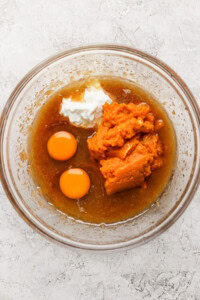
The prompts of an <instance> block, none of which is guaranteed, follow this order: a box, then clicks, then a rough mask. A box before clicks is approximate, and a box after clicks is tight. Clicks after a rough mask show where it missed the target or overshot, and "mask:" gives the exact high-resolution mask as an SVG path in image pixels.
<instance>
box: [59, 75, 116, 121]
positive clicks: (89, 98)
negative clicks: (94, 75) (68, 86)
mask: <svg viewBox="0 0 200 300" xmlns="http://www.w3.org/2000/svg"><path fill="white" fill-rule="evenodd" d="M106 102H108V103H111V102H112V99H111V98H110V97H109V96H108V95H107V94H106V93H105V92H104V89H103V88H102V87H101V85H100V83H99V81H97V80H95V81H94V82H93V84H90V85H89V86H88V87H86V89H85V91H84V93H83V96H82V99H81V100H80V101H73V100H72V97H70V98H63V100H62V103H61V109H60V114H62V115H64V116H65V117H68V118H69V120H70V122H71V123H72V124H74V125H76V126H80V127H94V126H95V125H96V124H97V123H99V121H100V119H101V117H102V107H103V105H104V104H105V103H106Z"/></svg>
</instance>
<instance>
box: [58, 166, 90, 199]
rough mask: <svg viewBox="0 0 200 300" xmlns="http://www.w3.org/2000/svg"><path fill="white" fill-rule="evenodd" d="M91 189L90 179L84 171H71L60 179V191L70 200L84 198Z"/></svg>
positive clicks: (66, 172)
mask: <svg viewBox="0 0 200 300" xmlns="http://www.w3.org/2000/svg"><path fill="white" fill-rule="evenodd" d="M89 188H90V178H89V176H88V174H87V173H86V172H85V171H84V170H82V169H79V168H75V169H69V170H67V171H65V172H64V173H63V174H62V175H61V177H60V189H61V191H62V192H63V194H64V195H65V196H67V197H68V198H71V199H79V198H82V197H83V196H85V195H86V194H87V193H88V191H89Z"/></svg>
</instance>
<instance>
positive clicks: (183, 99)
mask: <svg viewBox="0 0 200 300" xmlns="http://www.w3.org/2000/svg"><path fill="white" fill-rule="evenodd" d="M109 75H111V76H112V75H113V76H119V77H122V78H124V79H128V80H132V81H134V82H136V83H137V84H139V85H140V86H142V87H143V88H144V89H145V90H147V91H148V92H150V93H151V94H152V95H153V96H154V98H155V99H157V101H158V102H160V103H161V104H162V105H163V107H164V108H165V110H166V111H167V113H168V115H169V117H170V119H171V121H172V123H173V126H174V130H175V134H176V140H177V149H176V163H175V165H174V170H173V174H172V176H171V178H170V181H169V183H168V185H167V187H166V188H165V190H164V191H163V193H162V195H161V196H160V197H159V199H158V200H159V201H157V202H156V204H155V205H153V206H152V207H151V209H149V210H148V211H146V212H145V213H143V214H141V215H139V216H137V217H135V218H133V219H130V220H127V221H124V222H119V223H115V224H109V225H105V224H100V225H97V224H89V223H84V222H81V221H76V220H73V219H72V218H70V217H68V216H66V215H64V214H62V213H61V212H60V211H58V210H56V209H55V208H54V207H53V206H52V205H50V204H49V203H47V202H46V200H45V199H44V198H43V196H42V195H41V194H40V191H39V189H38V188H37V187H36V186H35V184H34V182H33V180H32V177H31V175H30V168H29V161H28V157H27V144H28V143H27V139H28V135H29V131H30V128H31V125H32V122H33V120H34V118H35V116H36V114H37V112H38V110H39V109H40V107H41V106H42V105H43V104H44V103H45V102H46V101H47V99H48V97H49V96H50V95H51V94H52V93H53V92H55V90H56V89H59V88H60V87H62V86H63V85H66V84H68V83H70V82H71V81H74V80H78V79H80V78H84V77H88V76H109ZM199 135H200V119H199V108H198V106H197V103H196V101H195V99H194V97H193V96H192V94H191V92H190V90H189V89H188V87H187V86H186V84H185V83H184V82H183V81H182V80H181V78H180V77H179V76H178V75H177V74H176V73H175V72H174V71H173V70H171V69H170V68H169V67H168V66H167V65H165V64H164V63H163V62H161V61H160V60H158V59H156V58H154V57H152V56H150V55H148V54H146V53H143V52H141V51H138V50H135V49H132V48H128V47H123V46H117V45H94V46H88V47H81V48H76V49H72V50H69V51H65V52H62V53H60V54H57V55H55V56H53V57H51V58H49V59H47V60H45V61H44V62H42V63H41V64H39V65H38V66H36V67H35V68H34V69H33V70H31V71H30V72H29V73H28V74H27V75H26V76H25V77H24V78H23V79H22V80H21V82H20V83H19V84H18V85H17V87H16V88H15V90H14V91H13V93H12V94H11V96H10V98H9V99H8V101H7V104H6V106H5V109H4V111H3V114H2V118H1V122H0V151H1V153H0V176H1V181H2V184H3V186H4V189H5V192H6V193H7V196H8V198H9V200H10V201H11V203H12V205H13V206H14V207H15V209H16V210H17V212H18V213H19V215H20V216H21V217H22V218H23V219H24V220H25V221H26V222H27V223H28V224H29V225H30V226H31V227H32V228H34V229H35V230H37V231H38V232H40V233H41V234H43V235H44V236H45V237H48V238H50V239H52V240H54V241H57V242H60V243H61V244H63V245H67V246H71V247H74V248H78V249H88V250H95V251H113V250H115V249H127V248H130V247H133V246H138V245H140V244H142V243H145V242H147V241H148V240H150V239H152V238H153V237H155V236H157V235H159V234H160V233H162V232H163V231H164V230H166V229H167V228H168V227H169V226H170V225H172V224H173V223H174V222H175V221H176V220H177V219H178V217H180V215H181V214H182V213H183V211H184V210H185V209H186V207H187V206H188V204H189V203H190V201H191V200H192V198H193V196H194V193H195V191H196V189H197V187H198V184H199V179H200V172H199V168H200V159H199V155H200V151H199V141H200V136H199Z"/></svg>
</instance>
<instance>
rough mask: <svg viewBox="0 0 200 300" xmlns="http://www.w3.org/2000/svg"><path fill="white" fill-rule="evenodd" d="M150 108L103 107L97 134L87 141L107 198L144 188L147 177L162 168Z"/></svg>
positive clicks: (156, 127)
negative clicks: (125, 191) (103, 179)
mask: <svg viewBox="0 0 200 300" xmlns="http://www.w3.org/2000/svg"><path fill="white" fill-rule="evenodd" d="M163 126H164V122H163V121H162V120H155V117H154V115H153V114H152V113H151V111H150V107H149V105H147V104H145V103H141V104H138V105H136V104H133V103H129V104H118V103H112V104H107V103H106V104H105V105H104V107H103V119H102V123H101V125H100V126H99V128H98V130H97V132H96V134H95V135H94V136H93V137H92V138H90V139H88V148H89V151H90V155H91V157H92V158H93V159H96V160H98V161H99V162H100V165H101V168H100V170H101V173H102V175H103V176H104V178H105V179H106V181H105V188H106V192H107V194H108V195H111V194H114V193H116V192H119V191H123V190H125V189H130V188H133V187H136V186H139V187H143V188H144V187H146V177H148V176H149V175H150V174H151V172H152V171H153V170H155V169H158V168H160V167H161V166H162V165H163V158H162V155H163V147H162V144H161V142H160V139H159V135H158V133H156V131H158V130H159V129H160V128H162V127H163Z"/></svg>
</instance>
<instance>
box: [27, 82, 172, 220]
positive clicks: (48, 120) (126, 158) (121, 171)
mask: <svg viewBox="0 0 200 300" xmlns="http://www.w3.org/2000/svg"><path fill="white" fill-rule="evenodd" d="M98 79H99V81H100V83H101V86H102V87H103V88H104V90H105V91H106V92H107V93H109V94H110V95H112V97H113V99H115V102H113V103H112V104H105V105H104V107H103V119H102V122H101V124H100V126H99V128H92V129H91V128H90V129H84V128H80V127H76V126H73V125H72V124H70V122H69V121H68V119H67V118H66V117H64V116H62V115H61V114H60V113H59V110H60V105H61V102H62V99H63V97H65V98H67V97H69V96H72V97H73V95H76V96H77V94H79V93H80V94H81V93H83V91H84V88H85V86H84V81H79V82H75V83H73V84H72V85H69V86H66V87H65V88H62V89H61V90H59V91H57V92H56V93H55V94H54V95H53V96H52V97H51V98H50V99H49V100H48V101H47V103H46V104H45V105H44V106H43V107H42V108H41V109H40V111H39V114H38V116H37V118H36V120H35V122H34V124H33V129H32V134H31V138H30V145H29V146H30V153H29V154H30V155H29V158H30V164H31V170H32V174H33V177H34V179H35V181H36V183H37V185H38V186H40V188H41V191H42V192H43V195H44V196H45V197H46V199H47V201H49V202H50V203H52V204H53V205H54V206H55V207H56V208H57V209H59V210H61V211H62V212H64V213H66V214H67V215H69V216H71V217H73V218H75V219H80V220H83V221H86V222H91V223H113V222H118V221H122V220H126V219H129V218H131V217H134V216H136V215H138V214H139V213H141V212H143V211H145V210H146V209H149V208H150V207H151V205H152V203H154V202H155V201H156V199H157V198H158V197H159V195H160V194H161V192H162V191H163V189H164V188H165V186H166V184H167V182H168V180H169V178H170V175H171V172H172V168H173V164H174V158H175V136H174V131H173V128H172V125H171V122H170V120H169V118H168V116H167V114H166V113H165V111H164V110H163V108H162V107H161V106H160V105H159V104H158V103H157V102H156V101H155V100H154V99H153V98H152V96H151V95H150V94H148V93H147V92H146V91H144V90H143V89H141V88H140V87H138V86H136V85H135V84H133V83H132V82H129V81H125V80H122V79H119V78H114V77H107V78H98ZM58 131H68V132H70V133H71V134H73V135H74V137H75V138H76V140H77V144H78V148H77V151H76V154H75V155H74V156H73V157H72V158H70V159H69V160H67V161H56V160H54V159H52V158H51V157H50V156H49V155H48V152H47V142H48V139H49V138H50V136H51V135H52V134H54V133H56V132H58ZM69 168H81V169H83V170H85V171H86V172H87V174H88V175H89V177H90V181H91V187H90V190H89V192H88V194H87V195H85V196H84V197H83V198H81V199H78V200H73V199H70V198H67V197H66V196H65V195H64V194H63V193H62V192H61V190H60V187H59V179H60V176H61V174H62V173H63V172H64V171H66V170H68V169H69Z"/></svg>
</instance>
